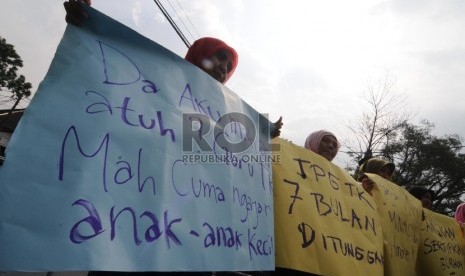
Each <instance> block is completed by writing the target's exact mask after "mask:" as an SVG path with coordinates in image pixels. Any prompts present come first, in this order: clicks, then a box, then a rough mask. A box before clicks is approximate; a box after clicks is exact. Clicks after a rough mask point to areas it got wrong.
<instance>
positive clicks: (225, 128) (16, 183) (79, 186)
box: [0, 8, 275, 271]
mask: <svg viewBox="0 0 465 276" xmlns="http://www.w3.org/2000/svg"><path fill="white" fill-rule="evenodd" d="M268 127H269V121H268V120H267V119H266V118H265V117H263V116H262V115H260V114H259V113H257V112H256V111H255V110H254V109H253V108H251V107H250V106H249V105H248V104H247V103H245V102H244V101H242V100H241V98H240V97H238V96H237V95H236V94H235V93H233V92H232V91H230V90H229V89H228V88H226V87H224V86H223V85H222V84H220V83H219V82H217V81H216V80H214V79H213V78H211V77H210V76H209V75H207V74H206V73H204V72H203V71H202V70H200V69H199V68H197V67H195V66H194V65H192V64H190V63H189V62H187V61H185V60H184V59H182V58H180V57H179V56H177V55H176V54H174V53H172V52H170V51H168V50H167V49H165V48H163V47H161V46H160V45H158V44H156V43H154V42H153V41H151V40H149V39H147V38H145V37H143V36H141V35H140V34H138V33H136V32H134V31H133V30H131V29H129V28H127V27H126V26H124V25H122V24H120V23H118V22H116V21H114V20H112V19H111V18H109V17H107V16H105V15H103V14H101V13H99V12H98V11H96V10H94V9H91V8H90V9H89V19H88V20H87V21H86V22H85V23H84V26H82V27H76V26H73V25H68V27H67V29H66V31H65V33H64V35H63V38H62V41H61V43H60V45H59V46H58V49H57V51H56V54H55V57H54V59H53V62H52V64H51V67H50V69H49V71H48V73H47V76H46V77H45V79H44V80H43V82H42V83H41V85H40V87H39V89H38V91H37V93H36V95H35V96H34V98H33V100H32V102H31V104H30V106H29V107H28V109H27V110H26V112H25V115H24V116H23V118H22V120H21V122H20V124H19V126H18V128H17V129H16V130H15V133H14V135H13V137H12V140H11V141H10V144H9V147H8V149H7V156H6V161H5V163H4V166H3V167H2V168H1V169H0V245H1V246H0V256H1V258H0V270H2V271H5V270H14V271H18V270H21V271H72V270H81V271H82V270H113V271H231V270H243V271H244V270H273V269H274V256H275V250H274V228H273V186H272V185H273V184H272V176H271V164H270V161H271V157H272V156H271V155H270V153H269V152H267V151H264V150H266V149H268V146H269V145H268V143H269V139H268V135H267V134H268V133H269V130H268Z"/></svg>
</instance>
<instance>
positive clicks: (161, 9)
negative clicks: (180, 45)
mask: <svg viewBox="0 0 465 276" xmlns="http://www.w3.org/2000/svg"><path fill="white" fill-rule="evenodd" d="M153 1H154V2H155V4H157V6H158V8H159V9H160V11H161V12H162V13H163V15H164V16H165V18H166V20H168V22H170V24H171V27H173V29H174V30H175V31H176V33H177V34H178V35H179V37H180V38H181V40H182V42H184V44H185V45H186V47H187V48H189V47H191V44H190V43H189V40H187V38H186V37H185V36H184V34H183V33H182V31H181V30H180V29H179V28H178V25H176V22H174V20H173V18H171V16H170V15H169V14H168V12H167V11H166V10H165V8H164V7H163V5H162V4H161V3H160V1H159V0H153Z"/></svg>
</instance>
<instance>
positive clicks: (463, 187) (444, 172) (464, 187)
mask: <svg viewBox="0 0 465 276" xmlns="http://www.w3.org/2000/svg"><path fill="white" fill-rule="evenodd" d="M433 128H434V125H433V124H431V123H430V122H428V121H423V122H422V123H421V124H420V125H413V124H405V125H403V126H402V130H401V132H400V133H399V135H398V137H397V138H396V140H395V141H392V142H391V143H390V144H387V145H386V146H385V147H384V148H383V150H382V153H383V156H385V157H387V158H389V159H390V160H393V161H394V163H395V165H396V175H395V176H394V177H393V181H394V182H395V183H397V184H399V185H400V186H405V187H406V188H407V189H408V188H409V187H411V186H414V185H416V186H424V187H426V188H428V189H431V190H433V191H434V192H435V194H436V195H435V200H434V202H433V207H432V209H433V210H434V211H436V212H439V213H442V214H445V215H453V214H454V212H455V208H456V207H457V205H458V204H459V203H461V200H460V197H461V196H462V195H463V194H464V193H465V170H464V168H465V154H463V153H461V150H462V149H463V148H464V146H463V145H462V138H461V137H460V136H459V135H456V134H454V135H446V136H444V137H436V136H434V135H432V134H431V131H432V130H433Z"/></svg>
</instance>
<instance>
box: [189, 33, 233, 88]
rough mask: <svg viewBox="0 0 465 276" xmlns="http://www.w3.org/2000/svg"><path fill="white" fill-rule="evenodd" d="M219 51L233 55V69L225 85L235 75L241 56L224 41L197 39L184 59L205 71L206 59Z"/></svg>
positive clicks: (206, 38)
mask: <svg viewBox="0 0 465 276" xmlns="http://www.w3.org/2000/svg"><path fill="white" fill-rule="evenodd" d="M219 50H225V51H227V52H229V53H231V55H232V68H231V71H230V72H229V73H228V74H227V76H226V79H225V80H224V82H223V84H225V83H226V82H227V81H228V80H229V78H230V77H231V76H232V74H233V73H234V70H235V69H236V67H237V63H238V62H239V56H238V55H237V52H236V50H234V49H233V48H232V47H230V46H228V45H227V44H226V43H224V42H223V41H221V40H219V39H216V38H213V37H204V38H200V39H197V40H196V41H195V42H194V44H192V45H191V47H189V50H188V51H187V54H186V57H185V58H184V59H186V60H187V61H189V62H190V63H192V64H194V65H195V66H197V67H199V68H200V69H203V68H202V62H203V61H204V59H206V58H211V57H212V56H213V55H214V54H215V53H216V52H218V51H219Z"/></svg>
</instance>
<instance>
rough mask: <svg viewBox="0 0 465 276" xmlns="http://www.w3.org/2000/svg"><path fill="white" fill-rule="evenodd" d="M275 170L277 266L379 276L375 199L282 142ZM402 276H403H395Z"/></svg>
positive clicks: (380, 245) (380, 248)
mask: <svg viewBox="0 0 465 276" xmlns="http://www.w3.org/2000/svg"><path fill="white" fill-rule="evenodd" d="M274 143H279V144H280V147H281V152H280V157H281V158H280V162H276V163H274V164H273V181H274V208H275V240H276V243H275V244H276V266H277V267H283V268H290V269H295V270H300V271H305V272H311V273H316V274H322V275H349V274H350V275H370V276H376V275H383V232H382V228H381V221H380V219H379V216H378V214H377V211H376V204H375V201H374V200H373V198H372V197H371V196H370V195H369V194H368V193H366V192H365V191H364V190H363V188H362V187H361V186H360V184H359V183H357V182H356V181H355V180H354V179H353V178H352V177H351V176H350V175H349V174H348V173H347V172H346V171H345V170H343V169H341V168H339V167H338V166H336V165H334V164H332V163H331V162H328V161H327V160H326V159H324V158H323V157H321V156H319V155H317V154H315V153H313V152H311V151H309V150H306V149H304V148H302V147H298V146H295V145H293V144H291V143H289V142H286V141H284V140H282V139H274ZM399 275H406V274H399Z"/></svg>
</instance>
